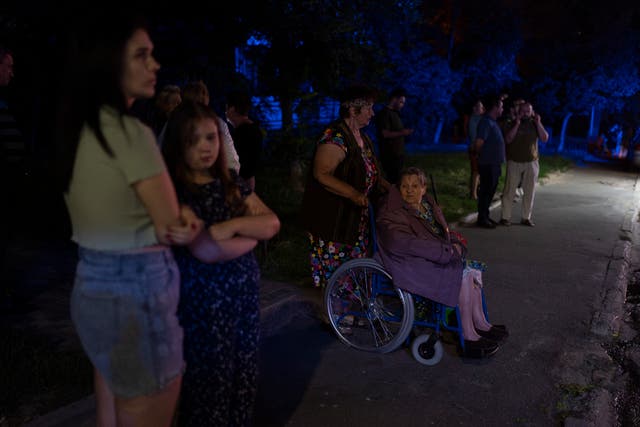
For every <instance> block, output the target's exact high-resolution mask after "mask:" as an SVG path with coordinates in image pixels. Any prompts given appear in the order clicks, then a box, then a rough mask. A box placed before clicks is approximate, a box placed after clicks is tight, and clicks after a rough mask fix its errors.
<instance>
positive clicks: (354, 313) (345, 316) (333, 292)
mask: <svg viewBox="0 0 640 427" xmlns="http://www.w3.org/2000/svg"><path fill="white" fill-rule="evenodd" d="M369 216H370V219H371V223H372V231H371V237H372V239H371V240H372V243H373V247H374V248H377V241H376V237H375V228H374V221H373V212H372V210H370V211H369ZM425 280H428V278H425ZM324 308H325V310H326V314H327V315H328V319H329V322H330V324H331V327H332V329H333V330H334V332H335V333H336V335H337V336H338V338H339V339H340V340H341V341H342V342H343V343H345V344H346V345H348V346H350V347H354V348H356V349H358V350H362V351H368V352H375V353H389V352H391V351H393V350H395V349H397V348H398V347H399V346H400V345H402V344H403V343H406V344H409V342H410V341H411V353H412V355H413V357H414V358H415V360H416V361H418V362H419V363H421V364H423V365H428V366H432V365H435V364H437V363H438V362H439V361H440V360H441V359H442V356H443V354H444V349H443V346H442V341H441V331H442V330H449V331H452V332H455V333H457V335H458V338H459V343H460V349H461V351H462V352H464V335H463V332H462V322H461V320H460V311H459V309H458V307H457V306H456V307H449V306H446V305H444V304H440V303H437V302H435V301H431V300H429V299H428V298H424V297H422V296H420V295H415V294H411V293H410V292H407V291H404V290H402V289H400V288H398V287H396V286H394V284H393V278H392V277H391V275H390V274H389V273H388V272H387V271H386V270H385V268H384V267H383V266H382V264H381V263H380V262H379V261H378V259H377V258H376V256H375V255H374V256H373V257H372V258H357V259H352V260H350V261H347V262H345V263H344V264H342V265H341V266H340V267H338V268H337V269H336V271H335V272H334V273H333V274H332V275H331V277H330V278H329V281H328V283H327V286H326V288H325V292H324ZM482 308H483V311H484V312H485V316H487V308H486V303H485V298H484V292H483V293H482ZM487 318H488V316H487ZM423 328H424V329H428V330H431V332H426V333H421V334H419V335H417V336H416V337H415V338H413V340H411V336H412V335H415V334H412V332H414V331H417V330H419V329H423Z"/></svg>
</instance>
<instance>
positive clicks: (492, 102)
mask: <svg viewBox="0 0 640 427" xmlns="http://www.w3.org/2000/svg"><path fill="white" fill-rule="evenodd" d="M484 105H485V108H486V109H487V111H486V113H485V114H484V116H482V119H481V120H480V122H479V123H478V128H477V130H476V140H475V149H476V151H477V152H478V172H479V174H480V186H479V188H478V220H477V222H476V225H477V226H478V227H483V228H489V229H491V228H496V224H497V222H496V221H494V220H492V219H491V217H490V216H489V208H490V206H491V202H492V200H493V196H494V195H495V194H496V189H497V188H498V180H499V179H500V174H501V173H502V163H504V157H505V154H504V139H503V137H502V130H501V129H500V126H498V123H497V122H496V120H497V119H498V118H499V117H500V116H501V115H502V101H501V100H500V98H498V97H489V98H487V100H486V102H485V103H484Z"/></svg>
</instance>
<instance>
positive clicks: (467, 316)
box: [458, 270, 491, 341]
mask: <svg viewBox="0 0 640 427" xmlns="http://www.w3.org/2000/svg"><path fill="white" fill-rule="evenodd" d="M476 275H478V276H479V275H480V271H478V270H474V271H471V272H469V273H467V274H464V275H463V277H462V286H460V296H459V297H458V308H459V309H460V320H461V322H462V333H463V334H464V338H465V339H466V340H468V341H477V340H479V339H480V335H478V333H477V332H476V329H479V330H481V331H488V330H489V329H491V323H489V322H488V321H487V319H486V318H485V317H484V311H483V310H482V289H481V288H480V286H479V285H476V284H475V283H474V281H473V278H474V276H476Z"/></svg>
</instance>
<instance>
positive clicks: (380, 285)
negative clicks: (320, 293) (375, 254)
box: [324, 258, 414, 353]
mask: <svg viewBox="0 0 640 427" xmlns="http://www.w3.org/2000/svg"><path fill="white" fill-rule="evenodd" d="M324 302H325V308H326V310H327V314H328V317H329V320H330V322H331V326H332V327H333V330H334V331H335V332H336V334H337V335H338V337H339V338H340V340H341V341H342V342H344V343H345V344H347V345H349V346H352V347H355V348H357V349H358V350H364V351H371V352H376V353H388V352H390V351H392V350H395V349H396V348H398V347H399V346H400V344H401V343H402V342H403V341H404V340H405V339H406V338H407V337H408V336H409V333H410V332H411V328H412V326H413V312H414V310H413V299H412V297H411V294H410V293H409V292H405V291H403V290H401V289H398V288H396V287H395V286H393V282H392V280H391V276H390V275H389V273H387V272H386V271H385V270H384V268H383V267H382V266H381V265H380V264H379V263H378V262H377V261H375V260H374V259H371V258H360V259H354V260H350V261H347V262H345V263H344V264H343V265H341V266H340V267H339V268H338V269H337V270H336V271H335V272H334V273H333V275H332V276H331V278H330V279H329V283H328V284H327V288H326V290H325V295H324Z"/></svg>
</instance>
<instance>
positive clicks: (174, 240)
mask: <svg viewBox="0 0 640 427" xmlns="http://www.w3.org/2000/svg"><path fill="white" fill-rule="evenodd" d="M198 221H199V225H198V224H197V223H191V224H188V225H171V226H169V228H168V229H167V236H166V237H167V240H168V241H169V242H170V243H171V244H172V245H188V244H189V243H191V242H193V240H194V239H195V238H196V237H197V236H198V234H200V232H201V231H202V228H203V222H202V221H200V220H198Z"/></svg>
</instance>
